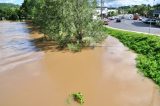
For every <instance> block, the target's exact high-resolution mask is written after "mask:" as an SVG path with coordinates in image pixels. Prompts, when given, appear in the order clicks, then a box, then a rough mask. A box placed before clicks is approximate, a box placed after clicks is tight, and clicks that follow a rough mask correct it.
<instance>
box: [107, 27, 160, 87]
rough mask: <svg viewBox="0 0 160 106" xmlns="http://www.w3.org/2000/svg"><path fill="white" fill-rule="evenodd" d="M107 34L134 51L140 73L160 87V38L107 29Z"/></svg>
mask: <svg viewBox="0 0 160 106" xmlns="http://www.w3.org/2000/svg"><path fill="white" fill-rule="evenodd" d="M105 32H106V33H107V34H109V35H111V36H114V37H116V38H118V39H119V40H120V41H121V42H122V43H123V44H124V45H125V46H127V47H129V48H130V49H131V50H134V51H135V52H136V53H137V54H138V56H137V58H136V61H137V68H138V69H139V71H140V72H142V73H143V74H144V76H146V77H149V78H151V79H152V80H153V81H154V82H155V83H156V84H158V85H159V86H160V37H158V36H153V35H149V34H141V33H136V32H129V31H122V30H116V29H112V28H105Z"/></svg>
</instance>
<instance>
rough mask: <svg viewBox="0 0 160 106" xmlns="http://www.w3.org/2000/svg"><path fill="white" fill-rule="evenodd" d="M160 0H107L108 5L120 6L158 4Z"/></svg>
mask: <svg viewBox="0 0 160 106" xmlns="http://www.w3.org/2000/svg"><path fill="white" fill-rule="evenodd" d="M157 3H160V0H155V1H154V0H105V5H106V6H111V7H118V6H126V5H140V4H150V5H153V4H157Z"/></svg>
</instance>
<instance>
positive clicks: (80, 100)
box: [72, 92, 84, 104]
mask: <svg viewBox="0 0 160 106" xmlns="http://www.w3.org/2000/svg"><path fill="white" fill-rule="evenodd" d="M72 96H73V99H74V100H75V101H76V102H78V103H79V104H84V96H83V94H82V93H81V92H78V93H74V94H72Z"/></svg>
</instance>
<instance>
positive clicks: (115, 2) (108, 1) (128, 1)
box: [0, 0, 160, 7]
mask: <svg viewBox="0 0 160 106" xmlns="http://www.w3.org/2000/svg"><path fill="white" fill-rule="evenodd" d="M104 1H105V6H108V7H118V6H124V5H139V4H151V5H153V4H157V3H160V0H155V1H154V0H104ZM22 2H23V0H0V3H14V4H22Z"/></svg>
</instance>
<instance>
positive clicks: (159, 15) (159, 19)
mask: <svg viewBox="0 0 160 106" xmlns="http://www.w3.org/2000/svg"><path fill="white" fill-rule="evenodd" d="M153 17H154V18H155V19H156V25H158V26H160V10H154V11H153Z"/></svg>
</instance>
